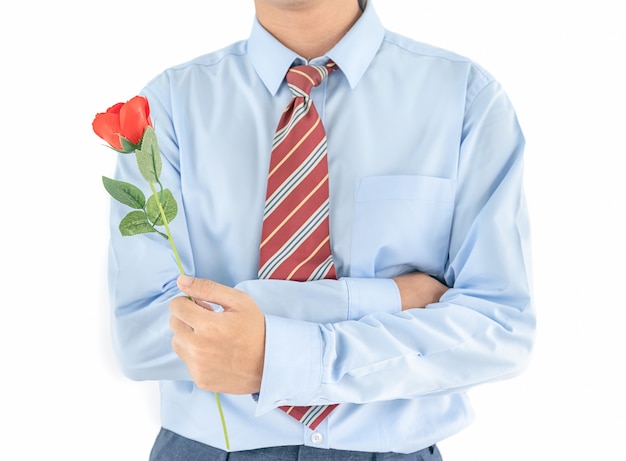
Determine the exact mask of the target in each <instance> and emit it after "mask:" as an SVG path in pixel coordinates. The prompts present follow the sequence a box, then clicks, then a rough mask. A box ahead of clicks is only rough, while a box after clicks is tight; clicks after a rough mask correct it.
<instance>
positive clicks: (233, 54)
mask: <svg viewBox="0 0 626 461" xmlns="http://www.w3.org/2000/svg"><path fill="white" fill-rule="evenodd" d="M246 54H247V42H246V41H245V40H243V41H239V42H236V43H233V44H231V45H229V46H227V47H225V48H222V49H219V50H216V51H213V52H210V53H207V54H204V55H201V56H198V57H196V58H194V59H191V60H188V61H185V62H182V63H179V64H176V65H173V66H171V67H169V68H167V69H165V70H163V71H162V72H161V73H159V74H158V75H156V76H155V77H154V78H153V79H152V80H150V81H149V82H148V84H147V85H146V88H147V89H151V88H152V89H153V90H158V89H159V88H163V87H164V86H168V87H171V86H178V85H181V84H185V83H187V84H188V83H190V81H191V80H193V79H196V78H199V77H201V78H206V77H208V76H211V75H212V74H213V75H219V74H220V73H222V74H223V72H221V71H222V69H223V67H224V66H229V65H233V64H234V65H238V64H237V63H238V62H241V61H244V60H245V59H246ZM239 65H241V64H239Z"/></svg>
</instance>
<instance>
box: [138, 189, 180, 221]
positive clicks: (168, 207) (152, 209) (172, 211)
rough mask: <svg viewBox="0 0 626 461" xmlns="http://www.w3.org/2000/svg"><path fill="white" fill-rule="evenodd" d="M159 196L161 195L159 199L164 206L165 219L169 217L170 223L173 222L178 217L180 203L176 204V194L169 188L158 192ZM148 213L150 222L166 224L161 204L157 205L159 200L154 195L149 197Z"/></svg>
mask: <svg viewBox="0 0 626 461" xmlns="http://www.w3.org/2000/svg"><path fill="white" fill-rule="evenodd" d="M157 196H159V201H160V202H161V206H162V207H163V211H164V213H165V219H167V222H168V223H170V222H172V220H173V219H174V218H175V217H176V214H177V213H178V205H177V204H176V199H175V198H174V195H172V192H171V191H170V190H169V189H165V190H164V191H163V192H161V193H160V194H159V193H157ZM146 213H147V215H148V219H149V220H150V222H151V223H152V224H154V225H155V226H162V225H164V224H165V223H164V222H163V218H162V216H161V211H160V210H159V206H158V205H157V201H156V198H154V195H151V196H150V197H149V198H148V203H147V204H146Z"/></svg>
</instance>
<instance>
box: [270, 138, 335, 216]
mask: <svg viewBox="0 0 626 461" xmlns="http://www.w3.org/2000/svg"><path fill="white" fill-rule="evenodd" d="M309 147H310V146H309ZM309 152H310V154H309V155H308V156H307V157H306V158H304V159H301V161H300V162H294V161H292V160H296V159H292V160H290V159H286V160H285V162H283V163H282V164H281V168H275V169H274V171H273V173H272V175H271V177H269V178H268V183H267V193H266V194H267V197H268V198H267V202H268V203H267V205H269V208H266V211H267V210H268V209H271V208H272V203H274V202H275V201H276V197H284V196H285V195H286V193H287V192H286V190H287V188H290V187H291V188H293V187H296V185H297V184H298V182H299V181H300V179H301V178H302V176H303V175H306V174H307V173H308V172H311V171H313V170H314V169H315V168H316V166H317V165H318V164H319V163H320V162H321V161H325V160H326V139H325V138H323V139H322V140H321V141H320V142H319V143H318V144H317V145H315V146H314V147H312V148H310V149H309Z"/></svg>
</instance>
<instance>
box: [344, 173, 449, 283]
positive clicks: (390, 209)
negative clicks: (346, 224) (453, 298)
mask: <svg viewBox="0 0 626 461" xmlns="http://www.w3.org/2000/svg"><path fill="white" fill-rule="evenodd" d="M355 187H356V191H355V202H354V221H353V231H352V248H351V261H350V274H351V276H352V277H392V276H395V275H398V274H400V273H404V272H410V271H414V270H419V271H421V272H427V273H429V274H431V275H440V274H442V273H443V269H444V266H445V263H446V260H447V256H448V243H449V240H450V226H451V222H452V213H453V209H454V181H452V180H450V179H445V178H436V177H431V176H408V175H402V176H372V177H366V178H360V179H357V180H356V185H355Z"/></svg>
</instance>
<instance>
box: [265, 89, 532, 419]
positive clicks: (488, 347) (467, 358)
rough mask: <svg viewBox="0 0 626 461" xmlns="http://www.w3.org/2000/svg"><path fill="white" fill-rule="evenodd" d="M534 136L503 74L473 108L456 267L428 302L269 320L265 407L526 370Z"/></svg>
mask: <svg viewBox="0 0 626 461" xmlns="http://www.w3.org/2000/svg"><path fill="white" fill-rule="evenodd" d="M523 148H524V137H523V134H522V132H521V130H520V128H519V125H518V121H517V117H516V115H515V112H514V110H513V108H512V106H511V104H510V102H509V100H508V98H507V96H506V95H505V93H504V91H503V90H502V89H501V87H500V86H499V84H497V82H491V83H490V84H488V85H486V86H485V87H484V88H483V89H482V90H481V91H480V92H478V94H477V95H476V97H475V98H473V100H472V101H470V102H469V103H468V105H467V108H466V112H465V118H464V124H463V132H462V137H461V142H460V148H459V161H458V162H459V165H458V177H457V178H456V199H455V200H456V202H455V209H454V218H453V222H452V229H451V238H450V244H449V257H448V262H447V264H446V270H445V274H444V279H445V283H446V284H447V285H448V286H449V287H451V289H450V290H448V291H447V293H446V294H445V295H444V296H443V297H442V298H441V300H440V302H439V303H436V304H431V305H429V306H427V307H426V309H411V310H407V311H403V312H395V313H392V312H384V311H383V312H372V313H370V314H368V315H365V316H363V317H361V318H355V319H350V320H346V321H341V322H334V323H322V324H315V323H311V322H303V321H301V320H292V319H288V318H284V317H277V316H272V315H267V316H266V331H267V333H266V356H265V368H264V375H263V381H262V386H261V393H260V395H261V397H260V399H259V404H258V408H257V413H258V414H262V413H265V412H267V411H269V410H270V409H272V408H274V407H276V406H280V405H312V404H328V403H342V402H350V403H369V402H375V401H385V400H394V399H402V398H419V397H421V396H432V395H436V394H445V393H454V392H459V391H462V390H465V389H468V388H470V387H472V386H475V385H478V384H481V383H485V382H489V381H494V380H498V379H504V378H508V377H511V376H514V375H516V374H518V373H519V372H521V371H522V370H523V369H525V367H526V366H527V363H528V360H529V358H530V355H531V351H532V345H533V342H534V327H535V313H534V307H533V303H532V296H531V272H530V249H529V227H528V214H527V210H526V207H525V202H524V196H523Z"/></svg>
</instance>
